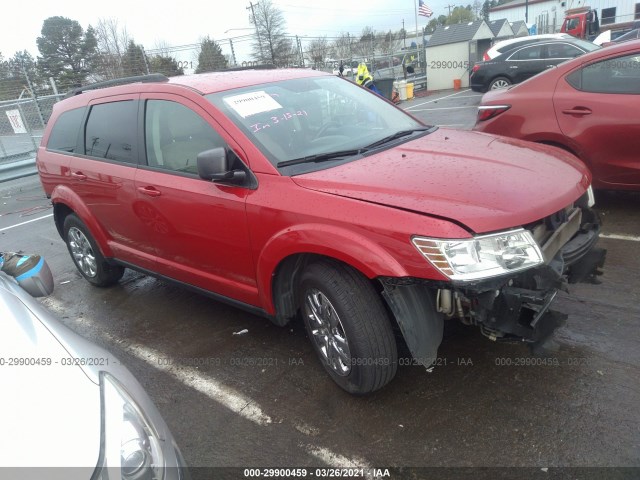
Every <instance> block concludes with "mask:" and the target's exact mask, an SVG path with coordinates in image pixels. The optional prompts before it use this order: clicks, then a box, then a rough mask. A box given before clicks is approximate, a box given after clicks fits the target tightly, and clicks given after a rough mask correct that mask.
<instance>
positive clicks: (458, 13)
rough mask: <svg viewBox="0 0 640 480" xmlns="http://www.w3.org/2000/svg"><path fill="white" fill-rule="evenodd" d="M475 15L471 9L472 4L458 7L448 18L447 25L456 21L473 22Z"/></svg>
mask: <svg viewBox="0 0 640 480" xmlns="http://www.w3.org/2000/svg"><path fill="white" fill-rule="evenodd" d="M474 20H475V15H474V14H473V12H472V11H471V5H469V8H467V7H456V8H454V9H453V11H452V12H451V15H450V16H449V18H447V25H453V24H455V23H466V22H473V21H474Z"/></svg>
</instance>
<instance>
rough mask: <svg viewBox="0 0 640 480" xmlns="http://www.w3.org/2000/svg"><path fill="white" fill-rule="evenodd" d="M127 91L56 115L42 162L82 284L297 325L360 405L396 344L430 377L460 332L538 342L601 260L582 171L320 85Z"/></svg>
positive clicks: (262, 82)
mask: <svg viewBox="0 0 640 480" xmlns="http://www.w3.org/2000/svg"><path fill="white" fill-rule="evenodd" d="M124 82H129V83H126V84H124V85H119V86H108V82H107V84H96V85H91V86H89V87H85V88H84V89H78V90H76V91H74V92H71V94H70V96H69V98H67V99H66V100H64V101H62V102H60V103H58V104H56V106H55V108H54V111H53V115H52V117H51V120H50V122H49V124H48V126H47V129H46V131H45V133H44V136H43V140H42V144H41V146H40V149H39V152H38V161H37V163H38V170H39V173H40V177H41V180H42V183H43V185H44V188H45V191H46V193H47V195H48V196H50V198H51V200H52V202H53V205H54V218H55V223H56V226H57V228H58V231H59V232H60V235H61V236H62V238H63V239H64V241H65V242H66V244H67V246H68V249H69V252H70V253H71V256H72V258H73V260H74V262H75V263H76V266H77V267H78V269H79V270H80V273H81V274H82V275H83V276H84V277H85V278H86V279H87V280H88V281H89V282H91V283H92V284H94V285H97V286H107V285H111V284H113V283H115V282H117V281H118V280H119V279H120V278H121V276H122V274H123V271H124V269H125V268H133V269H136V270H139V271H142V272H146V273H148V274H150V275H154V276H156V277H159V278H162V279H170V280H172V281H175V282H178V283H179V284H182V285H184V286H187V287H190V288H193V289H196V290H197V291H200V292H203V293H205V294H208V295H210V296H212V297H213V298H215V299H218V300H222V301H226V302H230V303H231V304H233V305H236V306H239V307H242V308H245V309H247V310H248V311H250V312H252V313H255V314H259V315H263V316H265V317H267V318H269V319H271V320H272V321H273V322H274V323H276V324H277V325H285V324H287V323H288V322H290V321H291V320H292V319H294V318H296V317H297V316H299V315H300V316H301V317H302V318H303V320H304V323H305V325H306V329H307V332H308V335H309V337H310V339H311V342H312V344H313V346H314V348H315V350H316V352H317V354H318V356H319V357H320V359H321V361H322V364H323V366H324V368H325V369H326V370H327V372H328V373H329V375H330V376H331V377H332V378H333V380H334V381H335V382H336V383H337V384H338V385H340V386H341V387H342V388H344V389H345V390H347V391H349V392H351V393H357V394H364V393H368V392H372V391H374V390H377V389H379V388H381V387H382V386H384V385H385V384H387V383H388V382H389V381H390V380H391V379H392V378H393V376H394V375H395V373H396V368H397V365H398V363H399V361H398V353H397V352H398V350H397V341H404V342H406V345H407V347H408V349H409V351H410V352H411V354H412V355H413V357H414V360H413V361H415V362H416V363H420V364H422V365H425V366H429V365H430V364H432V363H433V362H434V360H435V358H436V356H437V349H438V346H439V345H440V342H441V340H442V331H443V325H444V322H445V321H446V320H448V319H457V320H460V321H462V322H464V323H466V324H474V325H477V326H479V327H480V329H481V331H482V333H484V334H485V335H486V336H487V337H489V338H491V339H493V340H498V339H500V340H512V339H516V340H523V339H524V340H525V341H527V342H530V343H536V342H537V343H539V342H542V341H544V340H545V338H547V336H548V334H549V333H550V332H551V331H552V330H553V328H554V327H555V326H556V325H557V324H558V323H559V321H560V320H561V318H560V315H558V314H555V313H554V312H552V311H550V310H549V306H550V304H551V302H552V300H553V298H554V296H555V294H556V292H557V290H558V288H559V287H560V286H561V284H562V283H563V282H564V281H566V280H569V281H578V280H582V279H585V278H592V277H593V275H594V274H596V273H598V272H597V268H598V267H599V266H602V264H603V262H604V251H603V250H601V249H598V248H595V247H594V245H595V243H596V241H597V239H598V233H599V222H598V219H597V217H596V215H594V213H593V212H592V210H591V209H590V207H591V205H592V196H591V189H590V183H591V179H590V176H589V172H588V171H587V169H586V168H585V167H584V166H583V165H582V164H581V163H580V162H579V161H577V160H576V159H575V158H574V157H573V156H571V155H568V154H564V153H563V152H560V151H558V150H557V149H555V148H550V147H546V146H535V145H531V144H527V143H523V142H520V141H517V140H511V139H504V138H497V137H494V136H491V135H486V134H481V133H473V132H462V131H455V130H446V129H439V128H437V127H431V126H427V125H424V124H422V123H420V122H419V121H418V120H416V119H415V118H413V117H411V116H410V115H408V114H406V113H405V112H403V111H402V110H400V109H398V108H396V107H395V106H394V105H392V104H391V103H389V102H387V101H386V100H384V99H383V98H382V97H380V96H377V95H375V94H373V93H371V92H370V91H368V90H366V89H363V88H361V87H359V86H357V85H355V84H354V83H352V82H349V81H348V80H345V79H343V78H338V77H335V76H333V75H330V74H323V73H319V72H315V71H312V70H272V71H266V70H254V71H238V72H224V73H210V74H202V75H192V76H184V77H175V78H171V79H166V78H163V77H161V76H150V77H142V78H139V77H138V78H132V79H126V80H124ZM396 331H397V332H398V338H396V335H395V333H394V332H396ZM400 335H401V337H400Z"/></svg>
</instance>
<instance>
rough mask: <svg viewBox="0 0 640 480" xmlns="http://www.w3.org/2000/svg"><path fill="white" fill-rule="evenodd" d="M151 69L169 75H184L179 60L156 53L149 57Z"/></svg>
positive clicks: (153, 71)
mask: <svg viewBox="0 0 640 480" xmlns="http://www.w3.org/2000/svg"><path fill="white" fill-rule="evenodd" d="M149 70H150V71H151V72H152V73H161V74H163V75H166V76H167V77H175V76H176V75H184V70H183V69H182V68H180V67H178V62H177V61H176V59H175V58H173V57H165V56H162V55H154V56H153V57H151V58H150V59H149Z"/></svg>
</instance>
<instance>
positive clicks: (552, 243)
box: [381, 192, 606, 366]
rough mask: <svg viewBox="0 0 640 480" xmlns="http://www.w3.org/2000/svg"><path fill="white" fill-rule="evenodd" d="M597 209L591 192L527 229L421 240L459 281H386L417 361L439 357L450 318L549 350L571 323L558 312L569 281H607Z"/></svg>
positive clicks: (392, 306) (418, 242) (434, 261)
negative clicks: (552, 340) (462, 238)
mask: <svg viewBox="0 0 640 480" xmlns="http://www.w3.org/2000/svg"><path fill="white" fill-rule="evenodd" d="M589 193H590V192H589ZM590 207H591V202H590V199H589V196H588V195H587V194H585V196H583V197H582V198H581V199H579V200H578V201H577V202H575V203H574V204H572V205H570V206H568V207H567V208H565V209H563V210H560V211H559V212H556V213H554V214H553V215H550V216H549V217H546V218H544V219H542V220H540V221H538V222H535V223H533V224H530V225H525V226H524V228H522V229H516V230H511V231H508V232H503V233H498V234H492V235H486V236H479V237H475V239H473V240H469V241H465V242H466V243H465V242H462V241H460V242H456V241H444V240H437V239H426V238H417V239H414V240H413V241H414V244H415V245H416V247H417V248H418V250H419V251H420V252H421V253H422V254H423V255H424V256H425V257H426V258H427V259H428V260H429V261H430V262H431V263H432V264H433V265H434V266H436V267H437V268H438V269H439V270H440V271H442V272H443V273H445V274H446V275H447V276H448V277H450V278H451V281H449V282H434V281H429V280H422V279H414V278H411V279H408V278H403V279H397V278H383V279H381V281H382V284H383V288H384V291H383V295H384V297H385V299H386V301H387V303H388V305H389V307H390V309H391V310H392V312H393V313H394V315H395V317H396V319H397V321H398V324H399V326H400V329H401V330H402V333H403V336H404V338H405V340H406V342H407V346H408V347H409V349H410V351H411V353H412V355H413V356H414V357H415V358H417V359H419V361H420V363H422V364H424V365H425V366H428V364H429V363H430V362H429V360H430V359H435V358H436V357H437V346H438V345H439V344H440V342H441V340H442V325H443V321H444V319H458V320H460V321H461V322H462V323H464V324H467V325H477V326H478V327H479V328H480V330H481V332H482V333H483V334H484V335H486V336H487V337H488V338H490V339H492V340H516V341H524V342H527V343H530V344H531V345H532V346H534V347H536V346H539V345H542V344H543V343H544V342H545V341H546V340H547V339H548V338H549V336H550V335H551V334H552V333H553V332H554V330H555V329H556V328H557V327H559V326H560V325H562V323H563V322H564V320H565V318H566V315H563V314H561V313H558V312H554V311H552V310H551V309H550V307H551V304H552V303H553V300H554V298H555V297H556V295H557V293H558V291H559V290H566V289H567V284H568V283H576V282H591V283H598V282H599V280H598V278H597V277H598V275H600V274H601V272H600V268H601V267H603V266H604V261H605V256H606V250H604V249H602V248H597V247H596V246H595V244H596V242H597V241H598V236H599V231H600V221H599V218H598V216H597V215H596V213H595V212H594V211H593V210H591V208H590ZM474 242H475V243H474ZM474 262H475V263H474ZM483 262H484V264H483ZM478 265H482V266H481V267H478ZM508 270H512V271H513V273H509V272H508ZM495 273H498V274H497V275H496V274H495Z"/></svg>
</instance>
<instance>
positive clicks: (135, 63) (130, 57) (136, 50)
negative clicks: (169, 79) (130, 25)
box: [122, 40, 148, 77]
mask: <svg viewBox="0 0 640 480" xmlns="http://www.w3.org/2000/svg"><path fill="white" fill-rule="evenodd" d="M147 73H148V70H147V64H146V61H145V56H144V50H143V49H142V46H140V45H136V43H135V42H134V41H133V40H129V45H127V50H126V51H125V52H124V56H123V57H122V74H123V75H124V76H125V77H133V76H136V75H145V74H147Z"/></svg>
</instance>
